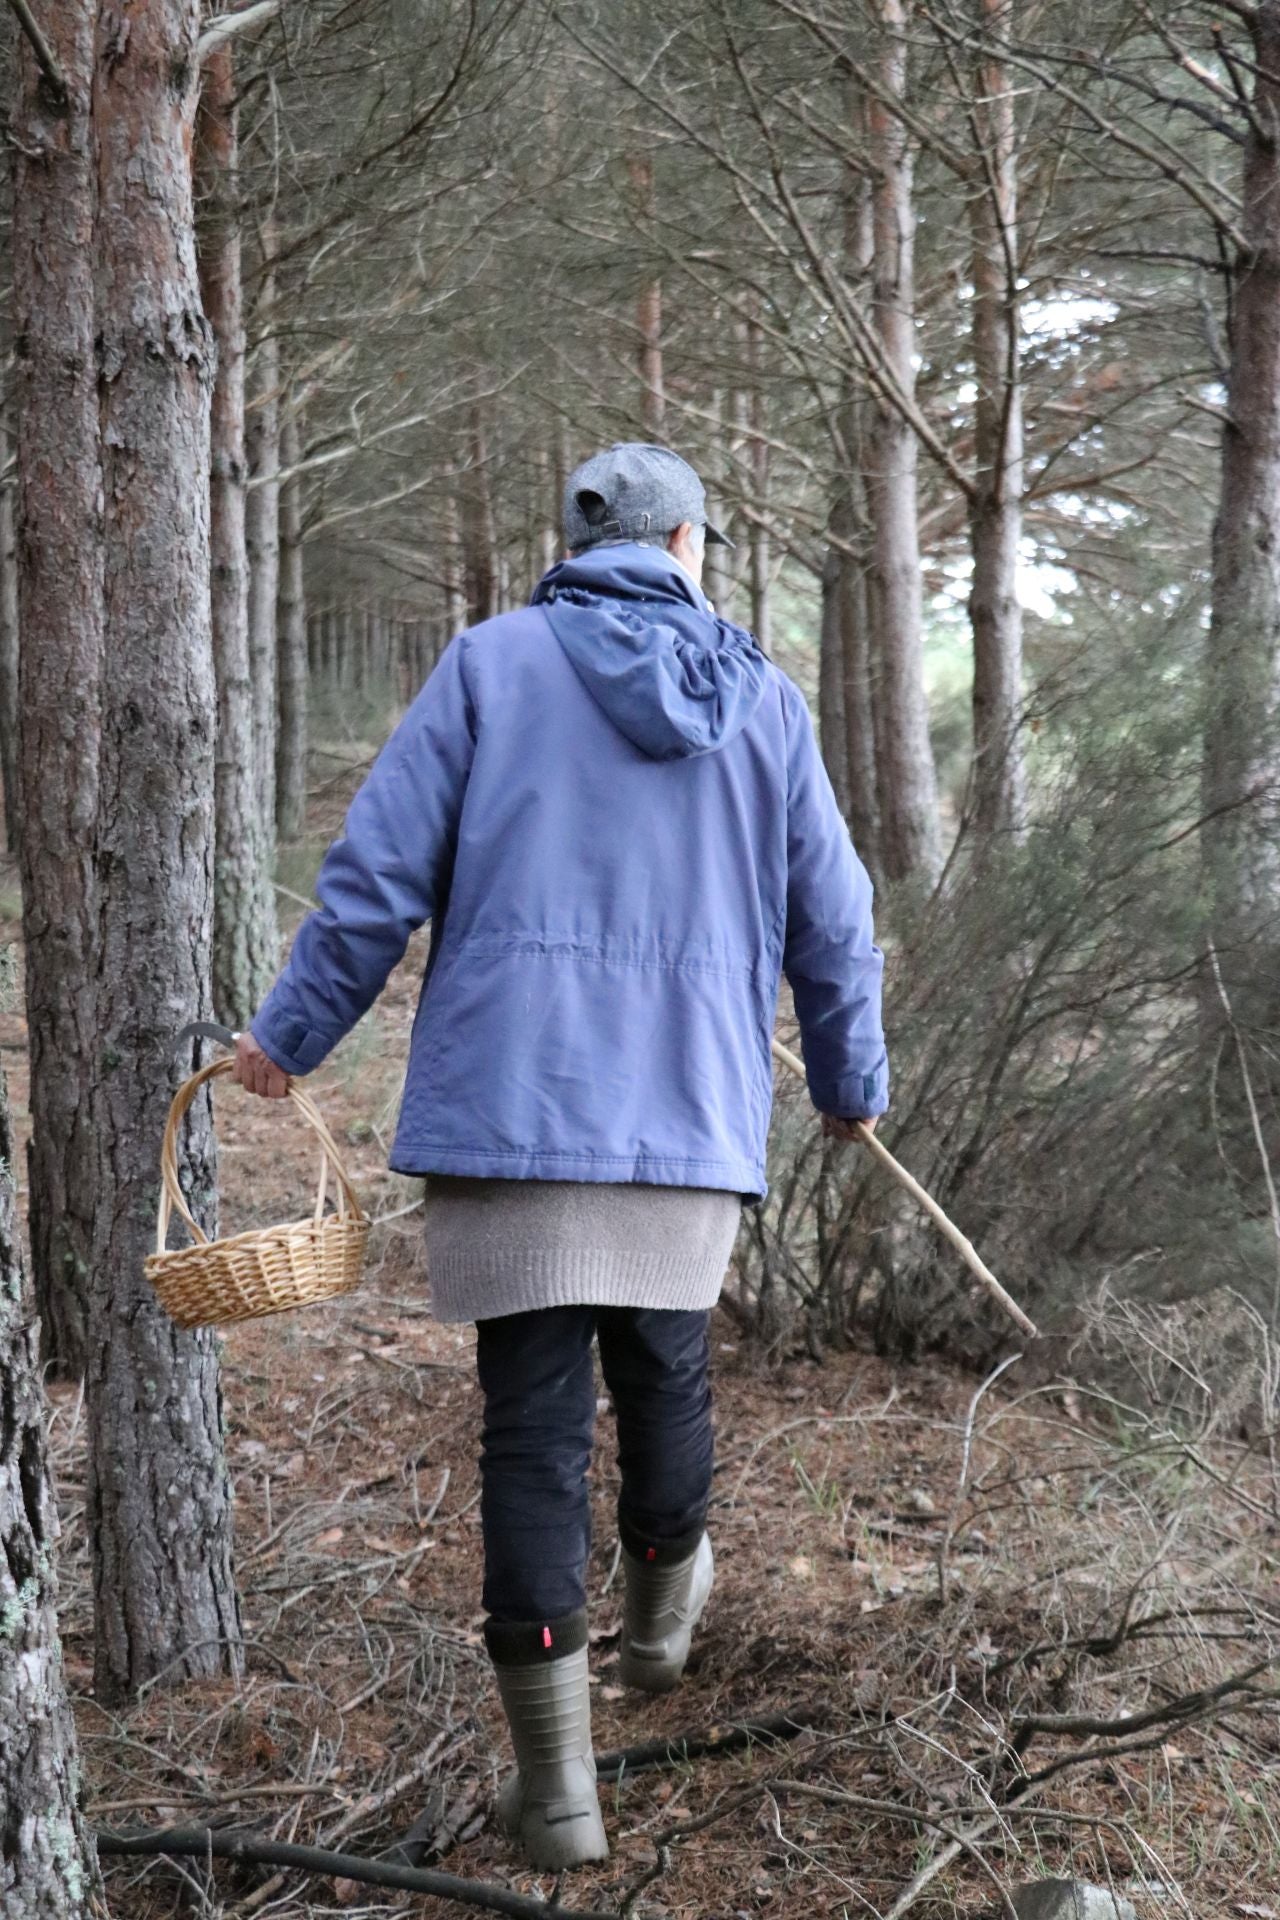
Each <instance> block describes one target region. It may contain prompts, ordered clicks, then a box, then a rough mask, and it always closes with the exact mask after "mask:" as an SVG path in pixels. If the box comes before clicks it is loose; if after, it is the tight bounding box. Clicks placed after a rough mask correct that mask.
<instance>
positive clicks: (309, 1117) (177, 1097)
mask: <svg viewBox="0 0 1280 1920" xmlns="http://www.w3.org/2000/svg"><path fill="white" fill-rule="evenodd" d="M234 1067H235V1061H234V1060H227V1059H225V1058H223V1059H219V1060H211V1061H210V1062H209V1064H208V1065H207V1066H204V1067H201V1068H200V1069H199V1070H198V1072H196V1073H193V1074H192V1075H191V1076H190V1078H189V1079H186V1080H184V1081H183V1083H182V1085H181V1086H180V1087H179V1088H178V1091H177V1092H176V1093H175V1094H174V1096H173V1102H172V1104H171V1106H170V1108H169V1117H168V1119H167V1120H166V1121H165V1123H164V1140H163V1142H162V1143H161V1147H160V1179H161V1183H162V1185H161V1191H160V1207H159V1211H158V1213H157V1217H156V1252H157V1253H163V1252H164V1251H165V1243H166V1242H167V1240H168V1238H169V1222H170V1220H171V1219H172V1217H173V1214H174V1212H175V1211H176V1212H177V1213H178V1214H179V1215H180V1216H181V1218H182V1219H183V1220H185V1221H186V1223H187V1226H188V1227H189V1228H190V1230H191V1234H192V1237H193V1238H194V1240H195V1242H196V1244H197V1246H202V1247H203V1246H207V1245H208V1244H209V1237H208V1235H207V1234H206V1233H205V1232H204V1231H203V1230H202V1228H200V1227H199V1226H198V1225H197V1224H196V1222H195V1220H194V1219H193V1218H192V1216H191V1209H190V1208H189V1207H188V1205H187V1201H186V1195H185V1194H184V1193H183V1191H182V1185H181V1182H180V1181H179V1179H178V1134H179V1131H180V1129H181V1127H182V1122H183V1120H184V1119H185V1118H186V1114H187V1109H188V1108H189V1107H190V1105H191V1102H192V1101H193V1100H194V1099H195V1097H196V1095H197V1094H198V1093H199V1091H200V1089H201V1087H202V1086H203V1085H204V1084H205V1082H206V1080H216V1079H217V1078H218V1076H219V1075H220V1074H224V1073H230V1072H231V1071H232V1070H233V1068H234ZM288 1087H289V1098H290V1100H292V1102H293V1104H294V1106H295V1107H297V1109H298V1111H299V1112H300V1113H301V1115H302V1117H303V1119H304V1120H305V1121H306V1122H307V1124H308V1126H309V1127H310V1128H311V1130H312V1132H313V1133H314V1134H315V1135H316V1137H317V1138H318V1139H319V1142H320V1187H319V1192H318V1193H317V1195H316V1212H315V1217H316V1219H317V1220H319V1219H320V1218H321V1216H322V1214H323V1212H324V1201H325V1193H326V1190H327V1188H328V1183H329V1169H330V1168H331V1167H332V1169H333V1174H334V1178H335V1180H336V1182H337V1190H338V1194H337V1203H338V1214H339V1217H341V1218H344V1219H345V1218H351V1219H355V1220H363V1219H364V1217H365V1214H364V1209H363V1208H362V1207H361V1205H360V1202H359V1200H358V1199H357V1198H356V1190H355V1188H354V1187H353V1186H352V1184H351V1179H350V1176H349V1175H348V1173H347V1169H346V1167H345V1166H344V1165H343V1161H342V1155H341V1154H340V1153H339V1151H338V1148H337V1144H336V1142H335V1140H334V1138H333V1135H332V1134H331V1133H330V1131H329V1129H328V1127H327V1126H326V1125H325V1123H324V1121H323V1120H322V1119H321V1117H320V1110H319V1108H318V1107H317V1106H316V1103H315V1101H314V1100H313V1099H312V1098H311V1095H310V1094H309V1093H304V1091H303V1089H302V1088H301V1087H299V1086H297V1085H295V1083H294V1082H293V1080H290V1081H289V1083H288Z"/></svg>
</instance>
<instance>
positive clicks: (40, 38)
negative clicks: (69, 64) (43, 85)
mask: <svg viewBox="0 0 1280 1920" xmlns="http://www.w3.org/2000/svg"><path fill="white" fill-rule="evenodd" d="M9 5H10V6H11V7H12V8H13V11H14V13H15V14H16V15H17V18H18V25H19V26H20V27H21V28H22V31H23V32H24V33H25V34H26V36H27V39H28V40H29V41H30V42H31V51H32V52H33V53H34V54H35V56H36V60H37V63H38V64H39V67H40V71H41V73H43V75H44V77H45V79H46V80H47V81H48V82H49V85H50V86H51V87H52V88H53V90H54V92H55V93H56V94H57V96H58V98H59V100H65V99H66V97H67V83H66V81H65V80H64V79H63V77H62V69H61V67H60V66H59V65H58V63H57V61H56V60H55V59H54V57H53V52H52V49H51V48H50V46H49V42H48V41H47V40H46V39H45V37H44V35H43V33H42V32H41V31H40V27H39V24H38V22H37V20H36V17H35V15H34V14H33V13H32V11H31V8H30V7H29V6H28V4H27V0H9Z"/></svg>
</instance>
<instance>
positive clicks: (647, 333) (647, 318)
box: [627, 154, 667, 440]
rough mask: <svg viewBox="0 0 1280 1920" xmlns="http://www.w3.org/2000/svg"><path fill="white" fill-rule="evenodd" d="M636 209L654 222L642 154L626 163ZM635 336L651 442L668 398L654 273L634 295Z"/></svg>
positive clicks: (648, 167)
mask: <svg viewBox="0 0 1280 1920" xmlns="http://www.w3.org/2000/svg"><path fill="white" fill-rule="evenodd" d="M627 171H628V173H629V174H630V176H631V185H632V189H633V191H634V193H635V196H636V207H637V212H638V214H639V217H640V219H641V220H642V221H643V223H644V225H645V226H646V227H649V226H651V225H652V223H653V219H654V199H653V163H652V161H651V160H649V159H647V158H646V157H645V156H644V155H642V154H633V155H632V156H631V158H630V159H629V160H628V162H627ZM636 335H637V339H638V342H639V345H638V349H637V354H636V359H637V368H638V371H639V374H640V419H641V421H642V423H643V426H644V431H645V433H646V434H647V435H648V436H649V437H650V438H651V439H654V440H660V439H661V438H662V429H663V424H664V422H665V420H666V416H667V396H666V389H665V386H664V384H663V376H662V281H661V279H660V278H659V277H658V276H657V275H656V274H655V275H654V277H653V279H652V280H646V281H645V283H644V285H643V286H642V287H641V289H640V291H639V293H638V294H637V295H636Z"/></svg>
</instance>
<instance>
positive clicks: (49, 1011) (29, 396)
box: [10, 4, 103, 1376]
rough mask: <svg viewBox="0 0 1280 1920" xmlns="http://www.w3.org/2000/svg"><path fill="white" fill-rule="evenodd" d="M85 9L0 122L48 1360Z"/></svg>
mask: <svg viewBox="0 0 1280 1920" xmlns="http://www.w3.org/2000/svg"><path fill="white" fill-rule="evenodd" d="M94 11H95V10H94V8H93V7H91V6H89V5H87V4H76V5H65V6H59V7H56V8H50V9H48V10H47V17H46V20H45V31H46V33H47V35H48V38H49V41H50V45H51V47H52V51H53V55H54V58H55V59H56V61H57V63H58V66H59V68H60V70H61V72H62V74H63V76H64V78H65V80H66V86H67V91H66V95H65V98H63V99H61V100H59V99H55V98H54V97H53V96H52V95H51V94H50V91H49V88H48V85H47V83H46V82H45V81H44V80H43V78H42V77H41V75H40V70H39V68H38V67H37V65H36V62H35V60H34V58H33V56H32V53H31V49H30V47H29V46H28V44H27V42H26V40H25V38H24V39H21V40H20V42H19V51H18V60H19V67H20V72H19V87H18V98H17V101H16V105H15V112H14V118H13V123H12V127H11V136H12V137H11V141H10V151H11V153H12V154H13V164H14V206H13V286H14V360H15V373H16V393H17V539H18V596H19V625H20V628H21V630H22V631H24V632H26V633H29V634H39V635H40V636H41V639H40V645H39V646H29V647H26V648H23V649H22V654H21V660H20V665H19V706H20V712H21V726H20V732H21V755H20V765H19V788H20V810H21V813H22V818H23V827H24V831H23V836H22V929H23V942H24V948H25V964H26V1004H27V1030H28V1043H29V1047H30V1056H31V1126H32V1135H31V1146H30V1155H29V1162H28V1180H29V1189H30V1207H29V1220H30V1233H31V1255H32V1273H33V1281H34V1286H35V1295H36V1303H37V1306H38V1308H39V1312H40V1318H41V1324H42V1327H43V1330H44V1341H45V1356H46V1359H47V1360H48V1361H49V1362H50V1363H51V1365H52V1366H53V1367H54V1369H55V1371H57V1372H58V1373H60V1374H63V1375H67V1376H74V1375H78V1374H79V1372H80V1370H81V1368H82V1367H83V1364H84V1353H85V1325H86V1316H87V1284H88V1273H89V1246H90V1240H91V1233H92V1224H93V1222H92V1185H91V1181H90V1179H89V1178H88V1167H89V1165H90V1163H91V1157H92V1135H91V1129H90V1125H89V1117H88V1116H89V1088H90V1083H91V1081H92V1078H93V1074H94V1062H95V1059H96V1056H97V1050H98V1049H97V1034H96V1028H95V1020H96V1009H95V1004H94V990H93V974H94V965H93V954H94V950H95V941H96V926H97V914H96V905H95V880H94V867H93V833H94V819H95V815H96V813H97V805H98V747H99V704H100V700H101V684H102V618H103V613H102V549H101V538H100V521H101V513H102V480H101V471H100V466H99V458H98V397H97V383H96V371H95V360H94V292H93V222H94V205H95V195H96V188H95V181H94V168H93V156H92V144H91V134H90V89H91V81H92V72H93V25H94Z"/></svg>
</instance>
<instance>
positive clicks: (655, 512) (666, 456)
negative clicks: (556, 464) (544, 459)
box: [564, 440, 733, 553]
mask: <svg viewBox="0 0 1280 1920" xmlns="http://www.w3.org/2000/svg"><path fill="white" fill-rule="evenodd" d="M685 520H687V521H689V523H690V525H692V526H695V527H706V529H707V539H708V540H709V541H711V542H712V543H713V544H714V545H716V546H721V547H731V546H732V545H733V542H732V540H728V539H726V538H725V536H724V534H722V533H721V531H720V529H719V528H718V527H713V526H712V525H711V524H710V523H709V521H708V519H707V492H706V488H705V487H704V486H703V484H702V482H701V480H699V478H698V476H697V474H696V473H695V472H694V470H693V468H692V467H691V466H690V465H689V462H688V461H687V460H682V459H681V458H680V455H679V454H678V453H672V451H671V449H670V447H652V446H649V445H648V444H647V443H646V442H645V441H643V440H625V441H620V442H619V443H618V444H617V445H616V446H612V447H608V448H606V450H605V451H604V452H603V453H593V454H592V456H591V458H590V459H589V460H584V461H583V463H582V465H581V466H580V467H575V469H574V471H573V472H572V473H571V474H570V475H569V479H568V484H567V485H566V487H565V490H564V537H565V545H566V546H567V547H568V548H569V549H570V550H571V551H572V552H574V553H577V552H579V551H580V550H581V549H582V548H583V547H594V546H597V545H599V544H600V543H601V542H602V541H606V540H643V539H644V538H645V537H646V536H647V535H649V534H663V533H673V532H674V531H675V529H676V528H677V527H678V526H679V525H680V524H681V522H682V521H685Z"/></svg>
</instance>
